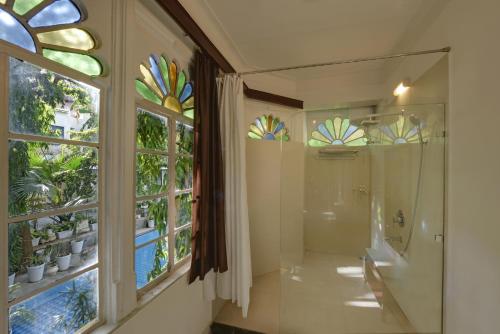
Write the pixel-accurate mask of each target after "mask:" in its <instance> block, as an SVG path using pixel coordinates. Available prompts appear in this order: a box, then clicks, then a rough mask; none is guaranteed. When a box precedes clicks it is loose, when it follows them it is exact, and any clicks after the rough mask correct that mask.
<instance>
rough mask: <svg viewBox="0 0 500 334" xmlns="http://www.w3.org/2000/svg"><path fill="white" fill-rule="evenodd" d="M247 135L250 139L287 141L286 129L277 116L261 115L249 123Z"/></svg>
mask: <svg viewBox="0 0 500 334" xmlns="http://www.w3.org/2000/svg"><path fill="white" fill-rule="evenodd" d="M248 137H249V138H252V139H263V140H277V141H288V140H289V137H288V129H287V128H286V127H285V123H283V122H281V121H280V119H279V118H278V117H273V116H272V115H267V116H266V115H262V116H261V117H257V118H256V119H255V122H254V123H252V124H250V131H248Z"/></svg>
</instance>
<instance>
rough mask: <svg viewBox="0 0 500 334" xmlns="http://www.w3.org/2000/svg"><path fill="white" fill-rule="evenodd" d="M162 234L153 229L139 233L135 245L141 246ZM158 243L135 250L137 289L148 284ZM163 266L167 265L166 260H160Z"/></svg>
mask: <svg viewBox="0 0 500 334" xmlns="http://www.w3.org/2000/svg"><path fill="white" fill-rule="evenodd" d="M159 236H160V233H159V232H158V231H157V230H152V231H150V232H146V233H144V234H141V235H138V236H137V237H136V238H135V245H136V246H140V245H143V244H145V243H147V242H148V241H151V240H154V239H156V238H158V237H159ZM156 247H157V244H156V242H155V243H151V244H149V245H147V246H144V247H141V248H138V249H136V251H135V275H136V286H137V289H140V288H142V287H144V286H145V285H146V284H148V282H149V280H148V274H149V273H150V272H151V270H153V267H154V258H155V253H156ZM160 264H161V266H162V267H164V266H165V265H166V260H160Z"/></svg>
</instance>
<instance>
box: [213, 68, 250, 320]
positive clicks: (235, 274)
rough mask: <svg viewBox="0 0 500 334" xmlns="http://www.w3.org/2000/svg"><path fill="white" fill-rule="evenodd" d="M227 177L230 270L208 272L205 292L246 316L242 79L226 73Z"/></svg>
mask: <svg viewBox="0 0 500 334" xmlns="http://www.w3.org/2000/svg"><path fill="white" fill-rule="evenodd" d="M217 83H218V90H219V110H220V118H221V137H222V151H223V160H224V179H225V210H226V211H225V216H226V248H227V257H228V259H227V260H228V267H229V270H228V271H227V272H225V273H222V274H219V273H217V274H214V272H213V271H211V272H210V273H209V274H208V275H206V276H205V280H204V281H203V282H204V283H203V284H204V294H205V298H206V299H208V300H214V299H215V298H216V297H217V296H218V297H220V298H222V299H230V300H231V301H232V302H233V303H237V305H238V306H239V307H241V308H242V312H243V316H244V317H245V318H246V316H247V313H248V306H249V304H250V288H251V286H252V263H251V257H250V232H249V226H248V203H247V180H246V145H245V141H246V134H247V128H246V124H245V111H244V104H243V80H242V79H241V78H240V77H238V76H236V75H225V76H224V77H223V78H221V79H219V80H218V82H217Z"/></svg>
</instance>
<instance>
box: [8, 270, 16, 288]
mask: <svg viewBox="0 0 500 334" xmlns="http://www.w3.org/2000/svg"><path fill="white" fill-rule="evenodd" d="M15 280H16V273H13V274H10V275H9V286H12V285H14V282H15Z"/></svg>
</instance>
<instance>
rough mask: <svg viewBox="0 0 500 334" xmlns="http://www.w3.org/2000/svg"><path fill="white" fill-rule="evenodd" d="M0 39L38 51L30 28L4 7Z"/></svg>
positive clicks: (0, 16)
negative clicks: (27, 28)
mask: <svg viewBox="0 0 500 334" xmlns="http://www.w3.org/2000/svg"><path fill="white" fill-rule="evenodd" d="M0 39H3V40H4V41H7V42H9V43H12V44H14V45H17V46H19V47H21V48H23V49H26V50H28V51H31V52H36V46H35V42H34V41H33V38H32V37H31V35H30V33H29V32H28V30H26V28H24V26H23V25H22V24H21V23H20V22H19V21H18V20H17V19H16V18H15V17H14V16H13V15H11V14H9V13H7V12H6V11H4V10H3V9H0Z"/></svg>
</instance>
